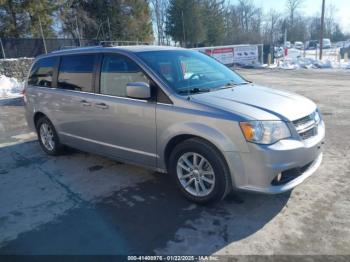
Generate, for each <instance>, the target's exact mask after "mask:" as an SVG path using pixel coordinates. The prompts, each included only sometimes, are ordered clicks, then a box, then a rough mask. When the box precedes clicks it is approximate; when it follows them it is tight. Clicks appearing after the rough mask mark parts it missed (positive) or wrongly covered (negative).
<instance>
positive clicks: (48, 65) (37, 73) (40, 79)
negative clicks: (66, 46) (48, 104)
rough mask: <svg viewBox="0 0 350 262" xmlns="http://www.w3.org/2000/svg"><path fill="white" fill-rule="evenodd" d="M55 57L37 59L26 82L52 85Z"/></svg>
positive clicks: (37, 84)
mask: <svg viewBox="0 0 350 262" xmlns="http://www.w3.org/2000/svg"><path fill="white" fill-rule="evenodd" d="M56 60H57V58H56V57H46V58H42V59H40V60H39V61H37V62H36V63H35V64H34V66H33V67H32V71H31V72H30V74H29V79H28V84H29V85H36V86H46V87H52V76H53V71H54V66H55V63H56Z"/></svg>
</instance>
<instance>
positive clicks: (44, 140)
mask: <svg viewBox="0 0 350 262" xmlns="http://www.w3.org/2000/svg"><path fill="white" fill-rule="evenodd" d="M24 94H25V95H24V100H25V107H26V118H27V121H28V124H29V126H30V127H32V128H33V129H34V130H36V131H37V133H38V138H39V142H40V145H41V147H42V149H43V150H44V151H45V152H46V153H48V154H50V155H58V154H59V153H60V152H61V151H62V149H64V145H66V146H70V147H74V148H78V149H80V150H83V151H87V152H91V153H96V154H101V155H104V156H108V157H111V158H113V159H117V160H119V161H122V162H126V163H131V164H136V165H141V166H144V167H147V168H150V169H153V170H156V171H159V172H164V173H169V174H170V175H171V177H172V178H173V180H172V181H173V182H174V183H175V184H176V185H177V186H178V188H179V189H180V191H182V193H183V194H184V195H185V196H186V197H187V198H188V199H190V200H192V201H195V202H197V203H206V202H210V201H216V200H220V199H223V198H224V197H225V196H226V195H227V194H228V193H229V192H230V191H231V190H232V189H240V190H249V191H255V192H261V193H282V192H285V191H288V190H290V189H292V188H293V187H295V186H296V185H298V184H300V183H301V182H302V181H304V180H305V179H306V178H307V177H309V176H310V175H311V174H313V173H314V172H315V171H316V169H317V168H318V167H319V165H320V164H321V161H322V150H321V147H322V144H323V140H324V136H325V126H324V122H323V120H322V116H321V114H320V111H319V109H318V108H317V106H316V105H315V104H314V103H313V102H312V101H310V100H309V99H307V98H305V97H302V96H300V95H297V94H293V93H289V92H285V91H279V90H275V89H270V88H266V87H262V86H259V85H255V84H253V83H251V82H249V81H247V80H246V79H244V78H243V77H242V76H240V75H239V74H237V73H236V72H234V71H233V70H231V69H229V68H227V67H226V66H224V65H222V64H221V63H219V62H217V61H216V60H215V59H213V58H211V57H209V56H207V55H205V54H202V53H200V52H198V51H194V50H188V49H182V48H173V47H158V46H133V47H102V46H101V47H89V48H78V49H72V50H63V51H57V52H53V53H50V54H48V55H44V56H40V57H38V58H37V59H35V61H34V63H33V65H32V68H31V70H30V73H29V76H28V80H27V84H26V88H25V91H24Z"/></svg>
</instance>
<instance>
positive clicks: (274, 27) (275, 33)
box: [264, 9, 281, 44]
mask: <svg viewBox="0 0 350 262" xmlns="http://www.w3.org/2000/svg"><path fill="white" fill-rule="evenodd" d="M280 22H281V14H280V13H278V12H277V11H276V10H274V9H271V10H270V11H269V12H268V13H267V15H266V20H265V23H264V35H265V41H266V42H267V43H269V44H275V43H276V41H277V40H278V38H279V37H280V35H281V32H280V30H279V29H280Z"/></svg>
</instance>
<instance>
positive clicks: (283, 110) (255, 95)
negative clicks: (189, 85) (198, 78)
mask: <svg viewBox="0 0 350 262" xmlns="http://www.w3.org/2000/svg"><path fill="white" fill-rule="evenodd" d="M192 99H193V101H196V102H199V103H202V104H206V105H208V106H213V107H216V108H219V109H222V110H225V111H228V112H232V113H235V114H239V115H241V116H243V117H245V118H247V119H249V120H280V119H282V120H286V121H293V120H296V119H299V118H302V117H304V116H306V115H309V114H311V113H312V112H313V111H315V110H316V105H315V103H314V102H312V101H311V100H309V99H307V98H305V97H303V96H300V95H297V94H294V93H290V92H286V91H280V90H276V89H272V88H267V87H263V86H258V85H254V84H248V85H239V86H236V87H234V88H227V89H222V90H217V91H213V92H207V93H202V94H196V95H193V96H192Z"/></svg>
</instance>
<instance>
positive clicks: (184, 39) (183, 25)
mask: <svg viewBox="0 0 350 262" xmlns="http://www.w3.org/2000/svg"><path fill="white" fill-rule="evenodd" d="M181 16H182V33H183V41H184V45H185V46H184V47H186V34H185V21H184V11H181Z"/></svg>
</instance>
